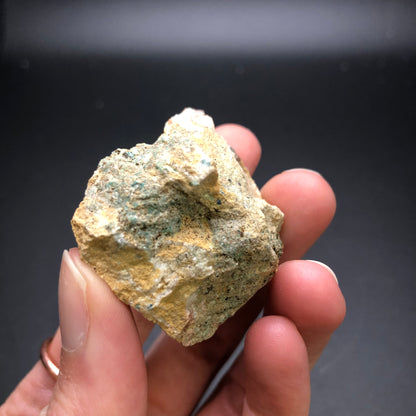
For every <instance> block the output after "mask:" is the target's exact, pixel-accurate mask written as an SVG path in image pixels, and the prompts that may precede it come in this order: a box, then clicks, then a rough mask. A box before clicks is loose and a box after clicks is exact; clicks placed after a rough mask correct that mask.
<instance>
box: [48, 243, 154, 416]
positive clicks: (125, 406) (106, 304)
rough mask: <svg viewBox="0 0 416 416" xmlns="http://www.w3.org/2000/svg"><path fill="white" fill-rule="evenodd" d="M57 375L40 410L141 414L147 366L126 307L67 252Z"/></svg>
mask: <svg viewBox="0 0 416 416" xmlns="http://www.w3.org/2000/svg"><path fill="white" fill-rule="evenodd" d="M59 319H60V328H61V335H62V352H61V361H60V374H59V376H58V380H57V383H56V385H55V389H54V391H53V395H52V399H51V401H50V403H49V405H48V406H47V408H45V409H44V410H43V411H42V412H41V415H42V416H43V415H54V416H70V415H77V416H78V415H79V416H83V415H92V414H96V415H115V414H120V415H121V414H122V415H127V416H128V415H133V414H134V415H144V414H145V413H146V398H147V388H146V369H145V364H144V358H143V352H142V346H141V343H140V339H139V335H138V333H137V330H136V327H135V324H134V320H133V318H132V315H131V312H130V309H129V308H128V307H127V306H126V305H124V304H122V303H121V302H120V301H119V300H118V299H117V298H116V297H115V296H114V295H113V293H112V292H111V290H110V289H109V287H108V286H107V285H106V283H105V282H104V281H103V280H101V279H100V278H99V277H98V276H97V275H96V274H95V273H94V271H93V270H92V269H91V268H90V267H89V266H87V265H86V264H84V263H83V262H82V261H81V260H80V257H79V254H78V250H77V249H72V250H70V251H69V252H68V251H65V252H64V254H63V257H62V265H61V273H60V277H59Z"/></svg>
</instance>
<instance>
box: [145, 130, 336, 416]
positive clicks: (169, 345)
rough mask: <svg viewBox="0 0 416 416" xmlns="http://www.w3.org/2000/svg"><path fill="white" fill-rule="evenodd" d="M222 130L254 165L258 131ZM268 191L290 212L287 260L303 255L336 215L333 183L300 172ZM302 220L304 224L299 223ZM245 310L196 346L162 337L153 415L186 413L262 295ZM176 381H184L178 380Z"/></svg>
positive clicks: (154, 359)
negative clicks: (184, 344)
mask: <svg viewBox="0 0 416 416" xmlns="http://www.w3.org/2000/svg"><path fill="white" fill-rule="evenodd" d="M219 129H220V130H219V131H220V133H221V134H223V135H224V136H225V138H226V140H227V141H230V142H232V143H233V147H234V148H235V150H236V151H237V153H239V154H240V151H242V152H243V153H241V154H240V155H241V157H242V159H243V162H244V163H245V164H246V166H251V169H253V168H254V167H255V165H256V163H257V160H258V157H259V156H260V153H259V151H253V152H250V151H249V149H250V147H253V149H255V148H256V143H257V140H256V139H255V137H254V136H253V134H252V133H251V132H249V131H247V130H245V129H243V130H241V128H240V127H238V128H236V127H235V126H226V128H225V127H221V128H219ZM225 133H226V134H225ZM238 138H240V140H237V139H238ZM250 143H251V144H250ZM239 146H240V147H239ZM244 155H245V156H244ZM253 155H255V157H253ZM247 160H248V161H247ZM250 160H251V161H250ZM309 187H312V190H309ZM263 191H264V193H265V196H266V197H267V199H268V200H269V202H271V203H273V204H276V205H278V206H279V207H281V208H282V209H283V211H284V212H285V215H286V221H285V226H284V227H286V229H287V230H288V231H286V236H283V239H284V243H285V244H286V240H285V238H286V239H287V240H288V242H289V243H288V246H289V247H287V249H286V252H287V254H286V258H293V257H296V256H300V255H303V253H304V252H305V251H306V250H307V249H308V248H309V247H310V246H311V245H312V244H313V242H314V241H315V239H316V238H318V237H319V235H320V234H321V233H322V232H323V231H324V229H325V228H326V226H327V225H328V224H329V222H330V221H331V219H332V216H333V214H334V210H335V198H334V195H333V192H332V190H331V188H330V186H329V185H328V184H327V182H326V181H325V180H324V179H323V178H322V177H321V176H320V175H319V174H316V173H311V172H309V171H305V170H301V171H292V172H285V173H283V174H281V175H278V176H276V177H275V178H273V179H272V180H271V181H269V182H268V183H267V184H266V186H265V188H264V190H263ZM305 207H306V209H305ZM297 216H299V219H298V218H297ZM297 221H300V223H301V225H302V226H303V227H298V226H297V225H296V224H297ZM292 226H293V227H295V231H294V232H291V229H290V228H291V227H292ZM298 245H299V246H300V248H298ZM244 309H245V312H241V313H242V315H240V314H238V315H236V316H235V317H233V318H231V319H230V320H228V321H227V322H226V323H225V324H224V325H223V326H222V327H221V328H220V329H219V330H218V331H217V334H216V335H215V336H214V338H212V339H211V340H208V342H203V343H201V344H198V345H197V346H194V347H192V348H185V347H182V346H181V345H180V344H178V343H176V342H175V341H173V340H171V339H169V338H168V337H166V336H162V337H161V338H160V340H159V341H158V343H157V344H156V345H155V346H154V348H153V349H152V351H151V353H150V354H149V356H148V378H149V399H150V402H149V406H150V407H149V414H150V415H151V416H153V415H159V414H163V412H165V413H169V414H171V415H176V414H178V415H180V414H186V413H187V412H189V411H190V409H192V405H195V403H196V402H197V401H198V399H199V397H200V395H201V394H202V393H203V391H204V388H205V386H206V385H207V383H208V382H209V380H210V378H211V377H212V375H213V374H215V371H216V370H217V369H218V366H219V365H220V364H221V363H222V362H223V361H224V360H225V359H226V358H227V357H228V355H229V353H230V351H232V348H233V347H234V346H236V345H237V343H238V342H239V340H240V339H241V337H242V336H243V334H244V333H245V331H246V329H247V327H248V326H249V325H250V324H251V322H252V320H254V318H255V317H256V316H257V314H258V312H259V310H260V309H261V293H260V294H259V295H258V296H256V298H255V299H254V300H253V301H252V302H250V303H249V304H248V305H246V307H245V308H244ZM242 316H243V317H244V318H241V317H242ZM225 328H226V331H224V332H223V331H222V330H223V329H225ZM207 358H208V359H207ZM166 369H169V370H168V371H166ZM177 380H181V381H182V382H181V383H180V384H179V383H178V382H177ZM160 389H162V393H161V391H160Z"/></svg>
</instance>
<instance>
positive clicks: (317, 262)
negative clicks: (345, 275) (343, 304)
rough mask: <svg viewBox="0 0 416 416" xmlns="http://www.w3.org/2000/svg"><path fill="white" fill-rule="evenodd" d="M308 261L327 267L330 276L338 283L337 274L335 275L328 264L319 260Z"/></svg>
mask: <svg viewBox="0 0 416 416" xmlns="http://www.w3.org/2000/svg"><path fill="white" fill-rule="evenodd" d="M308 261H311V262H313V263H316V264H319V265H320V266H322V267H324V268H325V269H327V270H328V271H329V272H330V273H331V274H332V276H333V278H334V279H335V281H336V282H337V285H339V283H338V279H337V276H336V274H335V273H334V271H333V270H332V269H331V268H330V267H329V266H327V265H326V264H325V263H322V262H320V261H317V260H308Z"/></svg>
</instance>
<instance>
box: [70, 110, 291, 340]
mask: <svg viewBox="0 0 416 416" xmlns="http://www.w3.org/2000/svg"><path fill="white" fill-rule="evenodd" d="M282 221H283V214H282V212H281V211H280V210H279V209H278V208H277V207H275V206H271V205H269V204H268V203H266V202H265V201H264V200H263V199H261V197H260V192H259V190H258V188H257V186H256V185H255V183H254V181H253V180H252V179H251V177H250V175H249V173H248V172H247V170H246V169H245V167H244V166H243V165H242V163H241V162H240V160H239V158H238V156H237V155H236V154H235V153H234V152H233V151H232V150H231V149H230V147H229V146H228V145H227V144H226V142H225V141H224V139H223V138H222V137H221V136H219V135H218V134H217V133H216V132H215V128H214V123H213V121H212V119H211V118H210V117H209V116H207V115H205V114H204V113H203V112H202V111H197V110H193V109H185V110H184V111H183V112H182V113H181V114H179V115H176V116H174V117H172V118H171V119H170V120H169V121H168V122H167V123H166V125H165V130H164V134H162V135H161V136H160V137H159V139H158V140H157V141H156V142H155V143H154V144H153V145H148V144H142V143H140V144H137V145H136V146H135V147H133V148H131V149H130V150H126V149H117V150H115V151H114V152H113V153H112V154H111V155H110V156H109V157H106V158H105V159H103V160H101V161H100V163H99V165H98V168H97V170H96V171H95V173H94V175H93V176H92V178H91V179H90V180H89V183H88V187H87V190H86V192H85V198H84V200H83V201H82V202H81V204H80V206H79V207H78V209H77V210H76V212H75V214H74V217H73V219H72V227H73V231H74V234H75V237H76V240H77V242H78V246H79V248H80V252H81V256H82V259H83V260H84V261H86V262H87V263H89V264H90V265H91V266H92V267H93V268H94V269H95V270H96V272H97V273H98V275H100V276H101V277H102V278H103V279H104V280H105V281H106V282H107V283H108V285H109V286H110V287H111V289H112V290H113V291H114V292H115V293H116V295H117V296H118V297H119V298H120V299H121V300H122V301H123V302H125V303H127V304H129V305H131V306H133V307H135V308H136V309H138V310H139V311H140V312H141V313H142V314H143V315H144V316H145V317H146V318H148V319H149V320H151V321H153V322H155V323H157V324H158V325H159V326H160V327H161V328H162V329H163V330H165V332H167V333H168V334H169V335H170V336H172V337H173V338H175V339H177V340H178V341H180V342H181V343H183V344H184V345H192V344H195V343H197V342H200V341H202V340H204V339H207V338H209V337H210V336H212V335H213V334H214V332H215V331H216V329H217V328H218V326H219V325H220V324H221V323H222V322H224V321H225V320H226V319H227V318H229V317H230V316H232V315H233V314H234V313H235V312H236V311H237V310H238V309H239V308H240V307H241V306H242V305H243V304H244V303H245V302H247V301H248V300H249V299H250V298H251V297H252V296H253V295H254V294H255V293H256V292H257V291H258V290H259V289H260V288H261V287H262V286H264V285H265V284H266V283H267V282H268V281H269V280H270V278H271V277H272V276H273V274H274V273H275V271H276V268H277V264H278V259H279V256H280V254H281V251H282V244H281V241H280V239H279V230H280V227H281V224H282Z"/></svg>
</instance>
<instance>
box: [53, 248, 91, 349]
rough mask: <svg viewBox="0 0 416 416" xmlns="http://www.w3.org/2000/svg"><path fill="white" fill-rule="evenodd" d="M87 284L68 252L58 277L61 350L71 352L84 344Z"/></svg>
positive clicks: (86, 321) (63, 258)
mask: <svg viewBox="0 0 416 416" xmlns="http://www.w3.org/2000/svg"><path fill="white" fill-rule="evenodd" d="M86 289H87V283H86V281H85V279H84V277H83V276H82V274H81V273H80V271H79V270H78V268H77V267H76V265H75V264H74V262H73V261H72V258H71V256H70V255H69V253H68V251H67V250H65V251H64V253H63V255H62V263H61V272H60V276H59V322H60V327H61V337H62V348H63V349H64V350H65V351H68V352H73V351H76V350H78V349H79V348H80V347H81V346H82V345H83V344H84V342H85V340H86V337H87V332H88V309H87V299H86Z"/></svg>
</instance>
